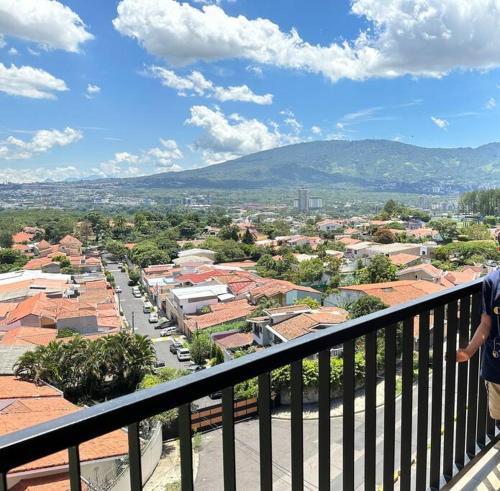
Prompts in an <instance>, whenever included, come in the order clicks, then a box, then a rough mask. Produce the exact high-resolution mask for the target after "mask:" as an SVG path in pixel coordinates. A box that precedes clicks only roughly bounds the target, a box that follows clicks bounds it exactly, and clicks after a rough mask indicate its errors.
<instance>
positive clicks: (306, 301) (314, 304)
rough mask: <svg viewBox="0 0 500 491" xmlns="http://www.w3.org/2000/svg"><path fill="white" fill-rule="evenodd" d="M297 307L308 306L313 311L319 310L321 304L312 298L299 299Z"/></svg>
mask: <svg viewBox="0 0 500 491" xmlns="http://www.w3.org/2000/svg"><path fill="white" fill-rule="evenodd" d="M295 305H307V306H308V307H309V308H311V309H319V308H320V307H321V304H320V303H319V302H318V301H317V300H316V299H315V298H312V297H304V298H297V300H295Z"/></svg>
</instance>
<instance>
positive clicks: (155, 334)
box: [106, 259, 219, 407]
mask: <svg viewBox="0 0 500 491" xmlns="http://www.w3.org/2000/svg"><path fill="white" fill-rule="evenodd" d="M106 261H107V266H106V267H107V269H108V270H109V271H111V272H112V273H113V276H114V277H115V282H116V286H120V287H121V289H122V293H120V294H119V295H118V297H119V301H120V305H121V308H122V311H123V314H124V315H125V318H126V319H127V322H128V324H129V326H132V325H133V326H134V327H135V329H136V332H137V333H138V334H142V335H147V336H149V337H150V338H152V340H153V342H154V347H155V351H156V357H157V358H158V360H159V361H163V362H165V366H166V367H169V368H186V366H187V365H189V363H190V362H186V361H183V362H182V361H179V360H178V359H177V356H175V355H174V354H172V353H171V352H170V349H169V348H170V344H171V342H172V339H173V337H177V336H173V337H172V336H167V337H163V338H162V337H160V330H159V329H155V326H156V324H151V323H149V321H148V315H149V314H144V313H143V311H142V306H143V299H142V298H136V297H134V296H133V295H132V287H130V286H128V275H127V273H122V272H121V271H120V268H119V267H118V264H117V263H114V262H110V261H109V259H106ZM217 402H219V401H213V400H212V399H210V398H209V397H204V398H203V399H199V400H197V401H195V404H196V405H197V406H198V407H206V406H210V405H213V404H215V403H217Z"/></svg>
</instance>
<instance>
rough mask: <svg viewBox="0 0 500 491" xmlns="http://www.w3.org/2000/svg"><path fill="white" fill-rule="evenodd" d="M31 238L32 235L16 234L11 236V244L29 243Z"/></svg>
mask: <svg viewBox="0 0 500 491" xmlns="http://www.w3.org/2000/svg"><path fill="white" fill-rule="evenodd" d="M32 238H33V234H27V233H26V232H18V233H17V234H14V235H13V236H12V242H14V244H21V243H22V242H29V241H30V240H31V239H32Z"/></svg>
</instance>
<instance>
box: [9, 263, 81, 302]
mask: <svg viewBox="0 0 500 491" xmlns="http://www.w3.org/2000/svg"><path fill="white" fill-rule="evenodd" d="M40 292H44V293H46V294H47V295H49V296H51V297H62V296H63V295H64V296H72V295H74V293H75V291H74V285H72V284H71V276H70V275H67V274H50V273H44V272H42V271H39V270H34V271H31V270H23V271H14V272H11V273H3V274H0V303H4V302H20V301H21V300H24V299H26V298H28V297H32V296H34V295H37V294H38V293H40Z"/></svg>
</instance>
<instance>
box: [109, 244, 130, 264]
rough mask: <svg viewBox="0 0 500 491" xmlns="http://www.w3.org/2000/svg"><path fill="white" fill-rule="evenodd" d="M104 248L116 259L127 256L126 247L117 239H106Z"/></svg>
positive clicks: (122, 258)
mask: <svg viewBox="0 0 500 491" xmlns="http://www.w3.org/2000/svg"><path fill="white" fill-rule="evenodd" d="M105 249H106V250H107V251H108V252H109V253H110V254H111V255H112V256H114V257H116V258H117V259H119V260H121V261H123V260H124V259H125V257H126V256H127V252H128V249H127V248H126V247H125V245H124V244H123V243H122V242H120V241H118V240H108V241H107V242H106V245H105Z"/></svg>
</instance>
